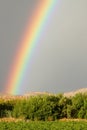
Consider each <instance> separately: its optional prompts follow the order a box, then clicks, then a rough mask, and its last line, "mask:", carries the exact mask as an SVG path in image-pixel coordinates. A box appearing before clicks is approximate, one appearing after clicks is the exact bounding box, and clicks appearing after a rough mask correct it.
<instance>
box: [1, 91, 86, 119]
mask: <svg viewBox="0 0 87 130" xmlns="http://www.w3.org/2000/svg"><path fill="white" fill-rule="evenodd" d="M0 117H1V118H2V117H14V118H22V119H25V120H26V119H29V120H35V121H36V120H44V121H45V120H48V121H53V120H57V119H60V118H85V119H87V94H80V93H79V94H77V95H75V96H74V97H69V98H67V97H64V96H63V95H62V94H59V95H41V96H32V97H29V98H26V99H24V98H23V99H16V100H9V101H8V100H4V99H0Z"/></svg>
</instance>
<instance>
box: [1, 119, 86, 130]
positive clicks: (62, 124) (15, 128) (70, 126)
mask: <svg viewBox="0 0 87 130" xmlns="http://www.w3.org/2000/svg"><path fill="white" fill-rule="evenodd" d="M0 130H87V122H86V121H74V120H59V121H28V122H27V121H20V120H19V121H14V120H12V121H4V120H3V121H1V122H0Z"/></svg>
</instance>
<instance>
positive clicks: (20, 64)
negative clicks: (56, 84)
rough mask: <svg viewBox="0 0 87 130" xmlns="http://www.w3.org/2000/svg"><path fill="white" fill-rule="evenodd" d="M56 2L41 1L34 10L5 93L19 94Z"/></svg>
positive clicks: (13, 63)
mask: <svg viewBox="0 0 87 130" xmlns="http://www.w3.org/2000/svg"><path fill="white" fill-rule="evenodd" d="M56 2H57V0H41V1H40V2H39V4H38V5H37V7H36V8H35V10H34V12H33V16H32V17H31V21H29V22H28V25H27V29H26V31H25V32H24V36H23V37H22V40H21V42H20V44H19V47H18V49H17V52H16V54H15V57H14V60H13V62H12V65H11V68H10V72H9V75H8V77H7V82H6V84H5V92H7V93H10V94H13V95H17V94H19V93H20V91H21V89H22V88H21V87H20V84H21V82H22V79H23V75H24V72H25V70H26V68H27V64H28V63H29V60H30V59H31V56H32V52H33V50H34V48H35V46H36V45H37V44H38V40H39V38H40V35H41V32H42V29H43V28H44V25H45V24H46V21H47V18H48V16H49V15H50V14H51V11H52V9H53V7H54V5H55V4H56Z"/></svg>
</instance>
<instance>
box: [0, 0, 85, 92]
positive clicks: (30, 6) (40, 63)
mask: <svg viewBox="0 0 87 130" xmlns="http://www.w3.org/2000/svg"><path fill="white" fill-rule="evenodd" d="M58 1H59V2H57V4H56V5H55V8H54V10H53V12H52V14H51V15H50V17H49V18H48V21H47V24H45V27H44V30H43V32H42V34H41V36H40V38H39V41H38V42H39V43H38V44H37V46H36V48H35V50H34V53H33V55H32V59H31V63H30V65H29V66H28V68H27V69H26V73H25V75H24V79H23V82H22V84H21V88H22V91H21V93H26V92H28V91H48V92H53V93H59V92H66V91H71V90H75V89H79V88H85V87H87V0H58ZM38 2H39V0H0V91H1V92H2V91H4V90H5V86H4V84H5V82H6V80H7V75H8V74H9V70H10V66H11V64H12V61H13V57H14V55H15V52H16V50H17V47H18V44H19V41H20V39H21V38H22V36H23V31H24V29H25V27H26V23H27V20H28V19H29V18H31V15H32V12H33V10H35V6H36V4H37V3H38Z"/></svg>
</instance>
